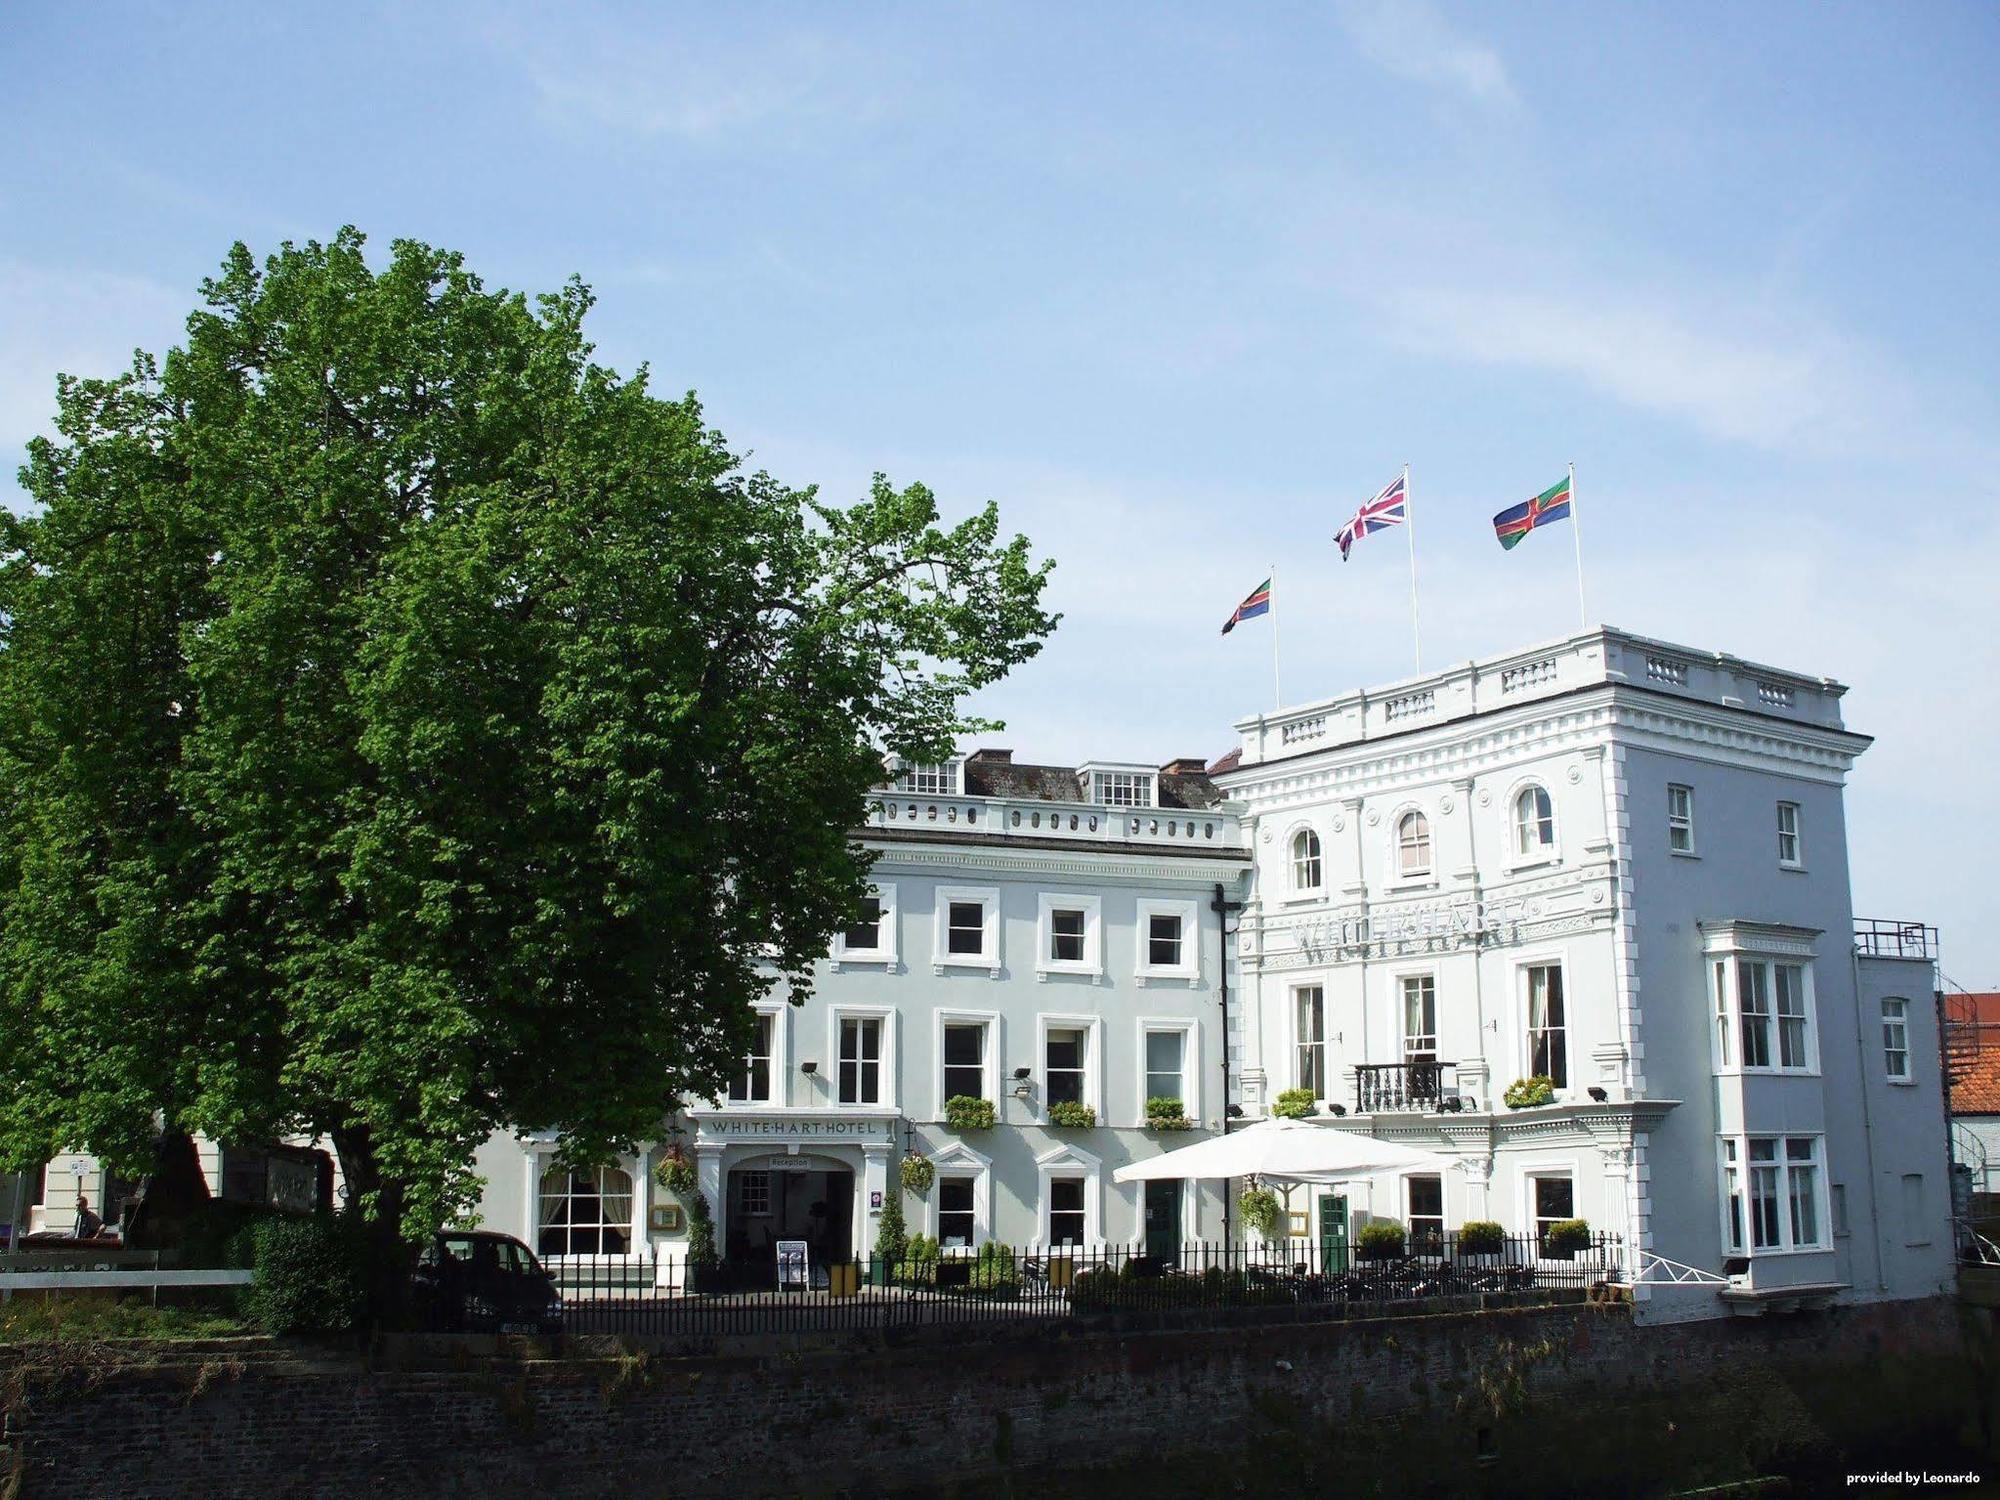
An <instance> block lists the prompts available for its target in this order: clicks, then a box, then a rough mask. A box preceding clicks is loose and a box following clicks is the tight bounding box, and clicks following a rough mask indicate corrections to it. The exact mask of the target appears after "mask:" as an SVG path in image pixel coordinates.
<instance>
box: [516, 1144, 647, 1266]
mask: <svg viewBox="0 0 2000 1500" xmlns="http://www.w3.org/2000/svg"><path fill="white" fill-rule="evenodd" d="M541 1199H542V1202H541V1210H542V1216H541V1224H542V1230H541V1235H540V1237H539V1244H538V1246H537V1248H539V1249H540V1250H541V1252H542V1254H544V1255H623V1254H624V1253H625V1252H626V1249H627V1248H628V1247H629V1246H630V1244H631V1242H632V1174H631V1173H630V1172H627V1171H625V1170H624V1169H623V1168H621V1167H599V1168H597V1170H596V1171H594V1172H579V1171H572V1170H571V1169H570V1168H568V1167H560V1166H558V1167H550V1168H549V1169H548V1171H546V1172H544V1173H542V1183H541Z"/></svg>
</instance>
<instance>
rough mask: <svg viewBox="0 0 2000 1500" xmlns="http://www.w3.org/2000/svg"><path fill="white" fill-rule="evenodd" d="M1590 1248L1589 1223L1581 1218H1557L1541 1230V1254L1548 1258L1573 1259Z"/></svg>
mask: <svg viewBox="0 0 2000 1500" xmlns="http://www.w3.org/2000/svg"><path fill="white" fill-rule="evenodd" d="M1589 1248H1590V1225H1589V1224H1588V1223H1587V1222H1586V1221H1584V1220H1582V1219H1557V1220H1556V1221H1555V1222H1554V1223H1553V1224H1551V1225H1549V1227H1548V1228H1547V1229H1545V1230H1543V1231H1542V1254H1543V1255H1544V1256H1545V1257H1546V1258H1548V1259H1549V1260H1573V1259H1575V1258H1576V1252H1577V1251H1579V1250H1588V1249H1589Z"/></svg>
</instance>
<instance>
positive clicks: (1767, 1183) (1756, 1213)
mask: <svg viewBox="0 0 2000 1500" xmlns="http://www.w3.org/2000/svg"><path fill="white" fill-rule="evenodd" d="M1823 1152H1824V1138H1823V1137H1821V1136H1816V1135H1791V1136H1776V1135H1752V1136H1745V1137H1742V1138H1741V1140H1740V1141H1738V1140H1730V1139H1725V1140H1724V1141H1723V1143H1722V1172H1723V1191H1724V1197H1725V1202H1726V1203H1736V1204H1741V1205H1742V1206H1741V1207H1733V1206H1732V1207H1729V1208H1727V1209H1726V1210H1725V1212H1726V1215H1727V1217H1726V1218H1725V1221H1724V1233H1725V1234H1726V1235H1729V1236H1731V1238H1730V1241H1729V1244H1730V1248H1731V1249H1732V1250H1736V1251H1742V1250H1745V1249H1747V1250H1748V1251H1749V1253H1751V1254H1753V1255H1754V1254H1757V1253H1759V1252H1764V1251H1784V1250H1818V1249H1823V1248H1824V1247H1825V1245H1826V1241H1827V1230H1826V1221H1825V1209H1824V1207H1823V1206H1822V1202H1823V1199H1824V1196H1825V1194H1824V1191H1823V1189H1822V1186H1821V1184H1822V1181H1823V1179H1824V1174H1825V1161H1824V1155H1823ZM1739 1162H1740V1163H1741V1164H1742V1166H1743V1169H1744V1175H1745V1181H1744V1182H1743V1184H1742V1185H1741V1186H1739V1185H1738V1179H1737V1168H1738V1164H1739ZM1745 1208H1747V1210H1748V1212H1747V1214H1745V1213H1744V1211H1743V1210H1744V1209H1745ZM1745 1218H1747V1220H1748V1225H1747V1227H1748V1231H1749V1233H1748V1243H1747V1245H1746V1243H1745V1236H1744V1228H1745V1225H1744V1222H1743V1221H1744V1219H1745Z"/></svg>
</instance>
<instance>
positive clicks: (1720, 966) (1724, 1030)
mask: <svg viewBox="0 0 2000 1500" xmlns="http://www.w3.org/2000/svg"><path fill="white" fill-rule="evenodd" d="M1703 930H1704V933H1705V934H1706V935H1707V938H1708V943H1709V948H1710V951H1711V953H1714V954H1716V956H1714V957H1712V958H1711V960H1710V962H1709V964H1708V978H1709V986H1710V994H1709V1005H1710V1009H1711V1013H1712V1014H1713V1016H1714V1017H1715V1031H1714V1038H1715V1047H1714V1060H1715V1066H1716V1069H1717V1070H1718V1071H1723V1072H1737V1071H1742V1072H1759V1073H1816V1072H1818V1071H1819V1036H1818V1027H1817V1020H1816V1017H1815V1013H1814V1011H1815V1008H1814V1003H1813V977H1812V965H1811V964H1810V963H1808V962H1805V961H1803V960H1789V959H1786V958H1779V957H1764V956H1761V955H1758V954H1756V953H1755V952H1749V953H1746V952H1743V951H1741V945H1742V944H1743V943H1745V942H1751V943H1754V942H1756V941H1757V938H1756V937H1755V935H1745V934H1741V933H1738V932H1736V931H1735V924H1725V925H1724V926H1723V927H1722V928H1720V929H1711V928H1709V927H1708V926H1707V925H1706V924H1705V925H1704V929H1703ZM1787 930H1788V931H1789V930H1790V929H1787ZM1787 946H1789V944H1788V945H1787ZM1718 949H1723V950H1725V951H1723V952H1721V953H1717V950H1718ZM1730 949H1734V950H1735V951H1727V950H1730Z"/></svg>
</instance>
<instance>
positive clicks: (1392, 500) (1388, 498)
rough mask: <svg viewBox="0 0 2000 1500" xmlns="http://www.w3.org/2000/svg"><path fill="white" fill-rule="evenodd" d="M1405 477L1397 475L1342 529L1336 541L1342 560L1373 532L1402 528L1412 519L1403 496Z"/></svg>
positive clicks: (1345, 559) (1344, 560)
mask: <svg viewBox="0 0 2000 1500" xmlns="http://www.w3.org/2000/svg"><path fill="white" fill-rule="evenodd" d="M1403 479H1404V476H1402V475H1400V474H1399V475H1397V476H1396V482H1395V483H1394V484H1392V485H1390V486H1389V487H1388V488H1387V489H1386V490H1384V491H1382V493H1381V494H1379V495H1377V496H1376V497H1375V498H1374V499H1373V500H1370V501H1369V502H1368V503H1367V504H1366V505H1364V506H1362V507H1361V509H1359V510H1357V511H1356V512H1355V513H1354V519H1353V520H1351V521H1349V522H1348V523H1347V524H1346V525H1345V526H1343V527H1341V528H1340V534H1339V535H1338V536H1336V537H1335V538H1334V541H1336V542H1338V543H1339V544H1340V560H1341V561H1342V562H1346V561H1347V554H1348V553H1349V552H1351V551H1353V550H1354V544H1355V543H1356V542H1357V541H1359V540H1360V539H1361V538H1362V537H1364V536H1368V535H1369V534H1370V533H1372V532H1377V531H1380V530H1382V528H1383V527H1385V526H1401V525H1402V524H1403V523H1404V522H1405V521H1407V520H1409V519H1410V512H1409V507H1408V505H1407V503H1406V497H1405V496H1404V494H1403Z"/></svg>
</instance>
